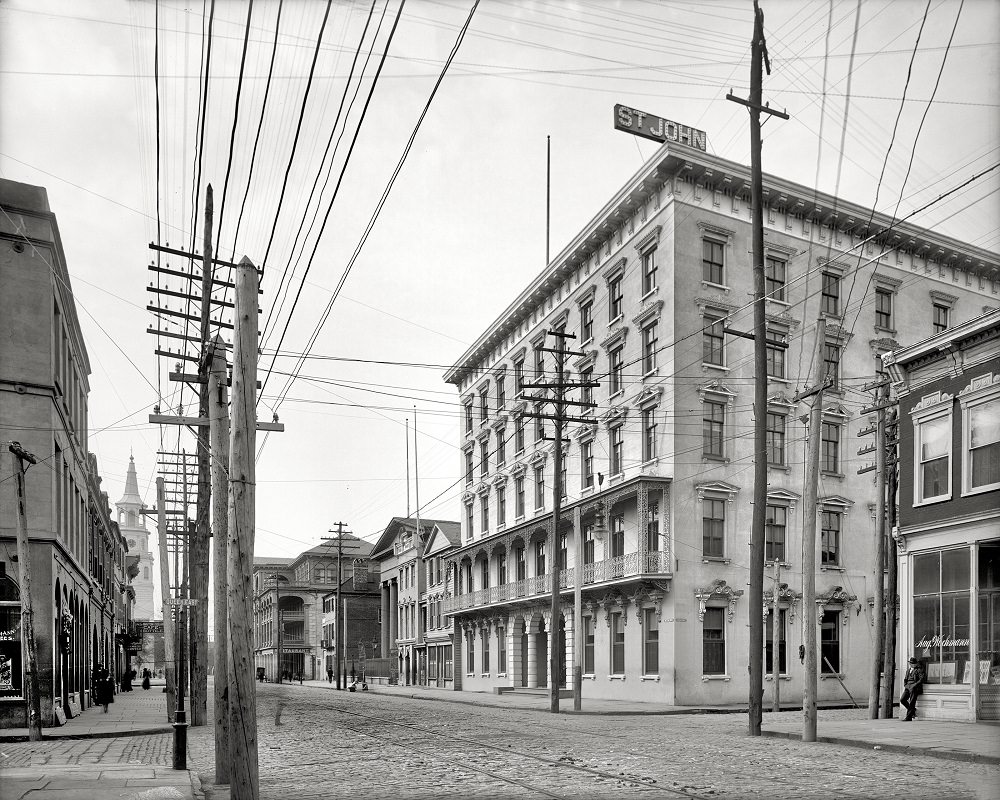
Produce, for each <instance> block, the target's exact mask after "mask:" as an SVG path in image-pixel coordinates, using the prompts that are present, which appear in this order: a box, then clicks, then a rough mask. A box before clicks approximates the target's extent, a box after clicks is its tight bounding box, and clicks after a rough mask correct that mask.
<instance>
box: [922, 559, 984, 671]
mask: <svg viewBox="0 0 1000 800" xmlns="http://www.w3.org/2000/svg"><path fill="white" fill-rule="evenodd" d="M969 561H970V559H969V550H968V548H961V549H954V550H941V551H938V552H934V553H921V554H920V555H916V556H914V557H913V649H914V651H915V654H916V657H917V658H920V659H923V661H924V665H925V667H926V670H927V683H940V684H969V683H971V682H972V662H971V661H970V660H969V651H970V644H971V642H970V636H971V630H970V627H969V611H970V609H969V587H970V585H971V583H970V578H971V574H970V570H969Z"/></svg>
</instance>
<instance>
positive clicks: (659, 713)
mask: <svg viewBox="0 0 1000 800" xmlns="http://www.w3.org/2000/svg"><path fill="white" fill-rule="evenodd" d="M368 691H369V693H371V694H381V695H382V696H383V697H402V698H405V699H408V700H435V701H437V702H439V703H458V704H461V705H467V706H482V707H484V708H501V709H508V708H509V709H516V710H520V711H537V712H544V713H546V714H548V713H550V712H549V709H548V708H542V707H535V706H520V705H511V706H505V705H501V704H499V703H482V702H479V701H478V700H474V699H472V698H464V697H441V696H440V695H437V694H432V693H430V692H427V693H426V694H425V693H424V692H400V691H388V692H384V691H383V692H379V691H378V690H377V689H375V688H374V687H371V686H370V687H369V689H368ZM456 694H458V692H456ZM489 696H490V697H492V695H489ZM570 704H571V705H572V701H570ZM840 708H853V706H852V705H850V704H846V703H845V704H844V705H832V706H823V709H824V710H827V709H840ZM561 710H562V712H563V713H565V714H575V715H577V716H593V717H679V716H686V715H696V714H746V713H749V709H748V708H747V707H745V706H744V707H743V708H711V707H702V708H667V709H657V710H653V711H637V710H622V711H615V710H605V711H587V710H580V711H574V710H573V709H572V708H561ZM801 710H802V707H801V706H800V707H798V708H783V709H781V711H782V712H785V711H801Z"/></svg>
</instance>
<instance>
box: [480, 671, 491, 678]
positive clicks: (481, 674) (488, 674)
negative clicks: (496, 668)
mask: <svg viewBox="0 0 1000 800" xmlns="http://www.w3.org/2000/svg"><path fill="white" fill-rule="evenodd" d="M479 677H480V678H488V677H490V673H488V672H483V673H480V675H479Z"/></svg>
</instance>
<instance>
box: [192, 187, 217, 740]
mask: <svg viewBox="0 0 1000 800" xmlns="http://www.w3.org/2000/svg"><path fill="white" fill-rule="evenodd" d="M212 210H213V209H212V184H208V187H207V188H206V190H205V231H204V234H205V239H204V250H203V253H202V264H201V320H200V322H201V329H200V338H201V357H200V359H199V361H198V379H199V386H198V416H199V417H202V418H207V417H208V415H209V409H208V407H209V400H208V372H209V369H210V367H211V363H210V362H211V356H210V354H209V322H210V319H211V317H210V313H209V312H210V311H211V307H212V277H213V267H212ZM195 433H196V435H197V437H198V500H197V505H196V512H195V519H196V525H195V530H194V536H193V539H192V542H191V569H190V574H191V583H190V594H191V597H192V598H193V599H194V600H195V605H194V606H193V607H192V608H190V609H188V611H189V613H190V614H191V621H190V626H189V636H190V642H191V644H190V648H191V653H190V658H191V725H192V726H199V725H204V724H205V721H206V720H205V717H206V716H207V713H208V552H209V539H210V538H211V531H210V529H209V518H210V516H211V511H212V473H211V469H212V467H211V459H210V457H209V427H208V426H198V427H197V428H195Z"/></svg>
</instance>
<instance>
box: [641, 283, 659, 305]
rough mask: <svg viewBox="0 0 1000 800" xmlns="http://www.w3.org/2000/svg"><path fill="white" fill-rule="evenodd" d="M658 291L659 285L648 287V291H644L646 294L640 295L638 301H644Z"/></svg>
mask: <svg viewBox="0 0 1000 800" xmlns="http://www.w3.org/2000/svg"><path fill="white" fill-rule="evenodd" d="M658 291H660V287H659V286H654V287H653V288H652V289H650V290H649V291H648V292H646V294H644V295H643V296H642V297H640V298H639V302H645V301H646V300H648V299H649V298H650V297H652V296H653V295H654V294H656V293H657V292H658Z"/></svg>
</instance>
